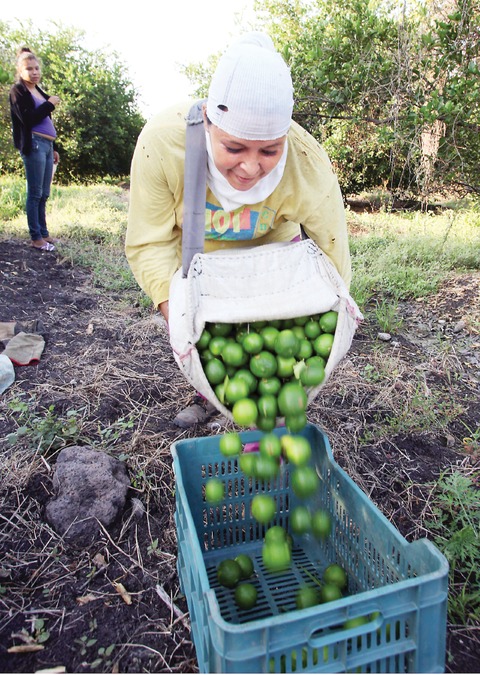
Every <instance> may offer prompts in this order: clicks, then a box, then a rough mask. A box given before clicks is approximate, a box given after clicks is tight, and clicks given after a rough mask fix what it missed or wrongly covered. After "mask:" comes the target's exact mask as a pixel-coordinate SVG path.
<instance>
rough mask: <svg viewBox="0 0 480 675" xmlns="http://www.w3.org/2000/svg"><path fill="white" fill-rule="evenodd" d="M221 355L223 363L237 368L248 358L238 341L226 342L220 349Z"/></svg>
mask: <svg viewBox="0 0 480 675" xmlns="http://www.w3.org/2000/svg"><path fill="white" fill-rule="evenodd" d="M221 357H222V359H223V362H224V363H226V364H228V365H229V366H236V367H237V368H238V367H239V366H242V365H244V364H245V363H246V362H247V358H248V357H247V355H246V352H245V351H244V349H243V347H242V345H240V344H238V342H227V344H226V345H225V346H224V347H223V349H222V353H221Z"/></svg>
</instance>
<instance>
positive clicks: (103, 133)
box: [0, 23, 145, 182]
mask: <svg viewBox="0 0 480 675" xmlns="http://www.w3.org/2000/svg"><path fill="white" fill-rule="evenodd" d="M0 28H1V37H0V65H1V67H2V68H3V70H4V71H5V72H9V73H10V74H11V75H10V78H9V79H10V81H9V83H8V84H5V83H4V84H0V94H1V97H2V99H3V101H4V103H5V105H2V115H3V122H4V124H2V131H1V132H0V165H1V166H2V168H3V169H4V170H5V171H20V170H21V169H22V163H21V160H20V157H19V154H18V152H17V151H16V150H15V149H14V148H13V144H12V139H11V131H10V118H9V115H10V113H9V108H8V91H9V89H10V86H11V84H13V81H14V72H15V67H14V61H15V57H16V52H17V49H18V47H19V46H22V45H25V44H27V45H28V46H29V47H30V48H31V49H32V50H33V51H34V52H35V53H36V54H37V56H38V57H39V58H40V60H41V63H42V82H41V87H42V88H43V89H44V90H45V91H47V92H48V93H50V94H56V95H58V96H59V97H60V99H61V103H60V105H59V106H57V108H56V110H55V113H54V123H55V127H56V129H57V132H58V149H59V152H60V155H61V161H60V164H59V168H58V171H57V174H56V180H57V181H60V182H66V181H72V180H91V179H97V178H98V177H103V176H105V175H111V176H122V175H126V174H128V173H129V171H130V162H131V158H132V154H133V150H134V147H135V143H136V140H137V137H138V134H139V133H140V130H141V129H142V127H143V125H144V123H145V120H144V119H143V117H142V115H141V114H140V112H139V110H138V106H137V94H136V92H135V91H134V89H133V86H132V84H131V82H130V80H129V77H128V73H127V72H126V68H125V66H124V64H123V63H122V62H121V60H120V58H119V56H118V54H116V53H110V52H109V53H104V52H101V51H95V52H89V51H87V50H86V49H85V48H84V47H83V46H82V40H83V38H84V33H83V31H79V30H77V29H73V28H65V27H62V26H55V32H52V33H47V32H42V31H39V30H38V29H36V28H35V26H34V25H32V24H31V23H29V24H28V25H26V26H25V27H23V26H22V27H21V28H19V29H13V28H11V27H10V26H8V25H7V24H1V25H0ZM7 55H8V56H7Z"/></svg>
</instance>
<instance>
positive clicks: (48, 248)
mask: <svg viewBox="0 0 480 675" xmlns="http://www.w3.org/2000/svg"><path fill="white" fill-rule="evenodd" d="M32 247H33V248H34V249H35V250H36V251H54V250H55V246H54V245H53V244H50V243H49V242H48V241H43V244H42V245H41V246H35V244H34V243H32Z"/></svg>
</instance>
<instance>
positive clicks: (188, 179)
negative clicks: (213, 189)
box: [182, 101, 207, 278]
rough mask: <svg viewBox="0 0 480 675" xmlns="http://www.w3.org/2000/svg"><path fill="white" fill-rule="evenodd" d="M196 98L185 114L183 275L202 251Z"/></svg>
mask: <svg viewBox="0 0 480 675" xmlns="http://www.w3.org/2000/svg"><path fill="white" fill-rule="evenodd" d="M203 104H204V101H197V103H195V104H194V105H193V106H192V107H191V108H190V111H189V113H188V115H187V129H186V141H185V177H184V192H183V225H182V228H183V232H182V272H183V277H184V278H185V277H186V276H187V274H188V269H189V267H190V263H191V261H192V258H193V256H194V255H195V254H196V253H202V252H203V249H204V241H205V196H206V186H207V148H206V143H205V130H204V127H203V112H202V106H203Z"/></svg>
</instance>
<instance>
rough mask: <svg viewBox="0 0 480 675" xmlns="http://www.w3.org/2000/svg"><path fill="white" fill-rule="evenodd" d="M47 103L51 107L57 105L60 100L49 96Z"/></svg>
mask: <svg viewBox="0 0 480 675" xmlns="http://www.w3.org/2000/svg"><path fill="white" fill-rule="evenodd" d="M48 102H49V103H51V104H52V105H58V104H59V103H60V98H59V97H58V96H50V97H49V99H48Z"/></svg>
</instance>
